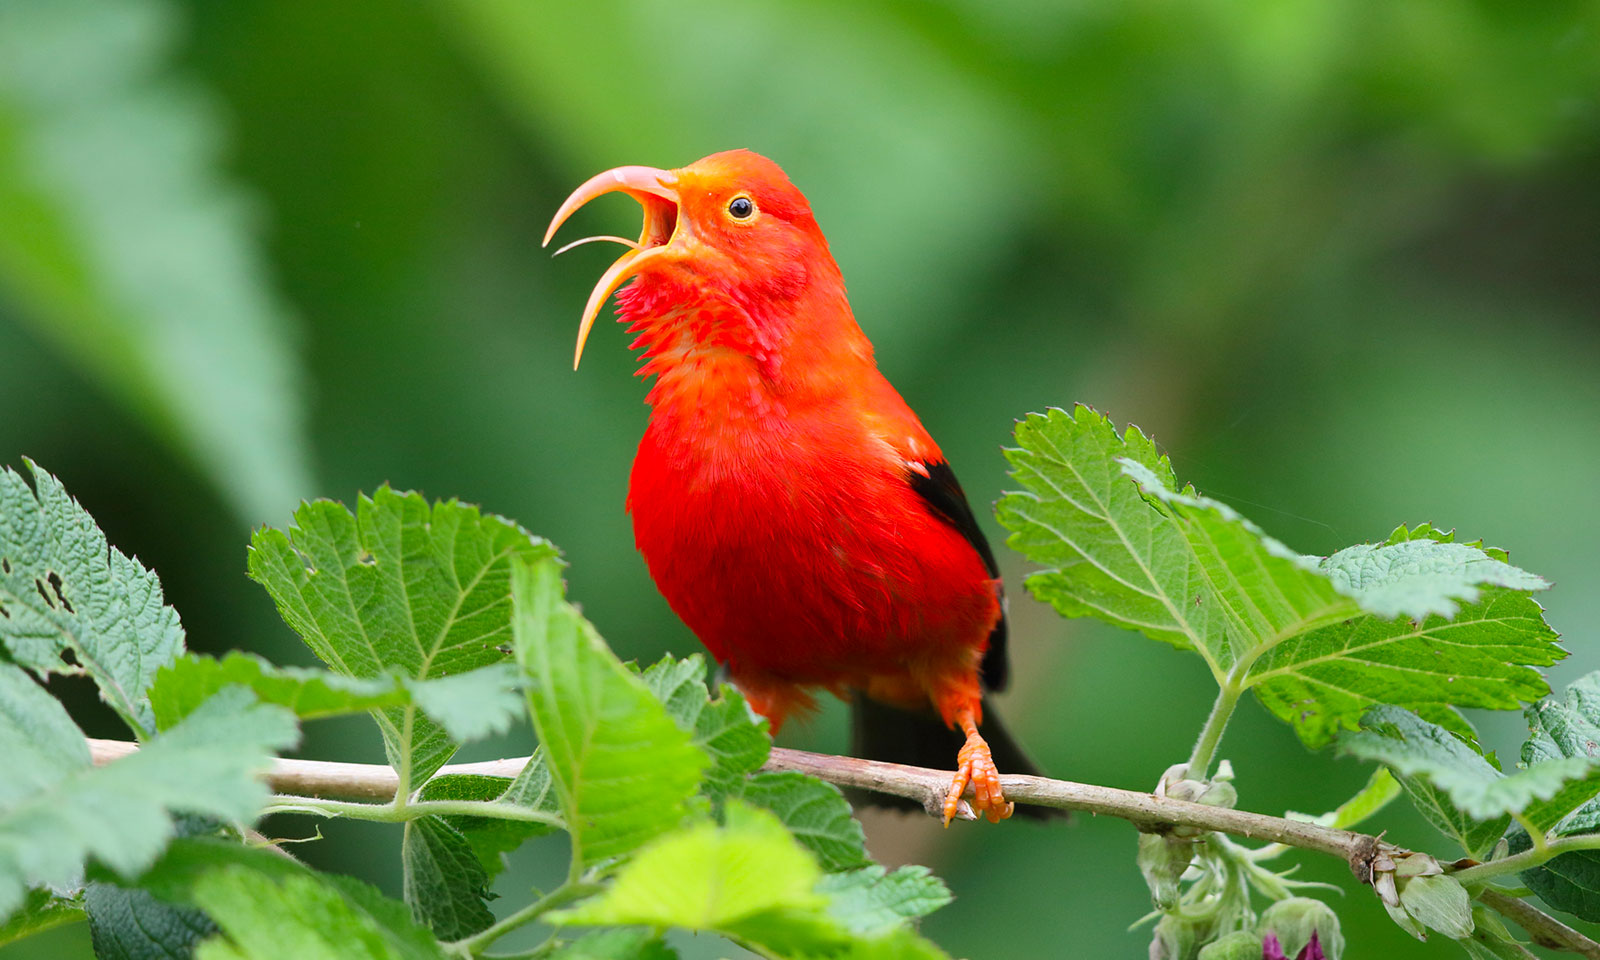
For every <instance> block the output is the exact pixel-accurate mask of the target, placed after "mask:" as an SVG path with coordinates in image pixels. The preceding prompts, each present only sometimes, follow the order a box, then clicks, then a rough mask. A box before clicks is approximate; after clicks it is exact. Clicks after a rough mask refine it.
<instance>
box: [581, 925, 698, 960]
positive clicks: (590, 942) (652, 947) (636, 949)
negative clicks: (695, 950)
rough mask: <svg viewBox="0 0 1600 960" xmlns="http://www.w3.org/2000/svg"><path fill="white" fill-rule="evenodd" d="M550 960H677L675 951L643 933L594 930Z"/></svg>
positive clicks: (657, 937) (641, 931)
mask: <svg viewBox="0 0 1600 960" xmlns="http://www.w3.org/2000/svg"><path fill="white" fill-rule="evenodd" d="M549 957H550V960H678V953H677V951H675V950H673V949H672V948H671V947H669V946H667V945H666V944H664V943H662V942H661V938H660V937H659V936H657V935H655V934H653V933H648V932H646V931H643V930H596V931H594V932H593V933H588V934H585V935H583V936H581V937H579V938H578V939H577V940H574V941H572V942H571V943H564V944H562V945H561V946H559V947H557V948H556V949H555V950H554V951H553V952H552V953H550V954H549Z"/></svg>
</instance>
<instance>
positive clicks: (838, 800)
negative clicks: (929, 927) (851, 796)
mask: <svg viewBox="0 0 1600 960" xmlns="http://www.w3.org/2000/svg"><path fill="white" fill-rule="evenodd" d="M740 797H741V799H743V800H744V801H745V802H746V803H750V804H754V805H755V806H758V807H762V808H764V809H766V810H770V811H772V812H773V813H775V814H777V817H778V819H779V820H780V821H782V823H783V825H784V827H785V828H786V829H788V831H789V832H790V833H792V834H793V835H794V837H795V839H796V840H799V841H800V842H801V843H802V844H804V845H805V847H806V848H807V849H808V850H810V851H811V852H812V853H814V854H816V855H817V859H818V860H819V861H820V862H821V863H822V867H823V869H824V870H828V871H838V870H850V869H853V868H855V867H861V866H865V865H866V864H868V863H870V862H871V861H870V859H869V858H868V856H867V846H866V844H867V840H866V835H865V834H863V833H862V831H861V824H860V822H859V821H857V820H856V818H855V816H854V814H853V812H852V811H851V809H850V803H849V801H847V800H845V798H844V794H842V793H840V792H839V788H838V787H835V786H834V785H833V784H831V783H823V782H822V781H821V780H818V779H817V778H815V777H808V776H806V775H805V774H801V773H794V772H792V771H784V772H778V773H761V774H757V775H755V776H753V777H751V778H750V779H749V782H748V783H746V784H745V786H744V792H743V793H742V794H741V795H740Z"/></svg>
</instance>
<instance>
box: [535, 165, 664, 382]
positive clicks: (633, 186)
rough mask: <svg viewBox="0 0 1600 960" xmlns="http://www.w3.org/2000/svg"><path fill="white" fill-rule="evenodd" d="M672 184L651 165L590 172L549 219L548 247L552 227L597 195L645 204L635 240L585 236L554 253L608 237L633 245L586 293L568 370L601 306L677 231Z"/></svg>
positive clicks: (660, 251) (574, 363)
mask: <svg viewBox="0 0 1600 960" xmlns="http://www.w3.org/2000/svg"><path fill="white" fill-rule="evenodd" d="M677 183H678V176H677V174H675V173H673V172H672V171H671V170H660V169H657V168H655V167H617V168H615V169H612V170H607V171H606V172H604V173H598V174H595V175H594V176H592V177H590V178H589V179H588V180H587V181H585V182H584V184H583V186H581V187H579V188H578V189H576V190H574V191H572V196H570V197H568V198H567V199H566V202H565V203H563V204H562V205H561V209H559V210H557V211H556V215H555V217H554V218H553V219H552V220H551V221H550V229H548V230H546V231H545V234H544V246H547V247H548V246H549V245H550V238H551V237H554V236H555V234H556V231H557V230H559V229H560V228H561V225H562V224H563V223H565V222H566V220H567V218H568V217H570V216H572V214H573V213H574V212H575V211H577V209H578V208H579V207H581V206H583V205H584V204H586V203H588V202H589V201H590V200H593V199H594V198H595V197H598V196H600V195H601V194H605V193H615V192H619V191H620V192H622V193H626V194H627V195H628V196H630V197H632V198H633V199H635V200H637V201H639V205H640V206H642V207H644V229H643V230H642V231H641V232H640V233H639V242H638V243H637V244H635V243H634V242H633V241H631V240H624V239H622V238H621V237H585V238H583V239H582V240H578V241H575V242H573V243H569V244H567V245H566V246H565V247H562V248H561V249H560V250H557V251H556V253H558V254H559V253H562V252H564V251H566V250H569V249H571V248H572V247H575V246H577V245H578V244H580V243H588V242H590V241H593V240H612V241H615V242H617V243H622V244H626V245H627V246H630V247H633V249H632V250H629V251H628V252H627V253H624V254H623V255H622V256H621V257H619V258H618V259H617V262H616V263H613V264H612V265H611V267H610V269H608V270H606V272H605V273H604V274H602V275H601V276H600V282H598V283H596V284H595V285H594V290H593V291H591V292H590V294H589V303H588V304H587V305H586V306H585V307H584V308H583V321H582V322H581V323H580V324H579V325H578V349H577V351H576V352H575V353H574V354H573V356H572V369H574V370H576V369H578V361H579V360H580V359H581V358H582V357H583V345H584V343H585V342H586V341H587V340H588V339H589V330H590V328H592V327H593V326H594V319H595V317H597V316H599V314H600V308H601V307H603V306H605V302H606V300H607V299H609V298H610V296H611V295H612V294H613V293H615V292H616V291H617V288H618V287H620V286H622V285H623V284H624V283H626V282H628V280H630V279H632V278H633V277H635V276H637V275H638V274H639V272H640V271H641V270H643V269H644V268H645V267H646V266H648V265H649V264H650V262H651V261H653V260H656V259H659V258H660V257H661V255H662V254H663V253H664V252H665V250H666V247H667V245H668V244H670V243H671V242H672V239H673V237H674V236H676V235H677V232H678V190H677Z"/></svg>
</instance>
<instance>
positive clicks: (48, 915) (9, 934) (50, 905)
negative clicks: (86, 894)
mask: <svg viewBox="0 0 1600 960" xmlns="http://www.w3.org/2000/svg"><path fill="white" fill-rule="evenodd" d="M85 919H86V917H85V915H84V912H83V898H82V896H81V895H80V896H73V897H59V896H56V895H55V894H53V893H51V892H50V891H49V890H45V889H43V888H40V889H36V890H29V891H28V896H27V898H26V899H25V900H23V902H22V907H21V908H20V909H18V910H17V912H16V913H15V914H13V915H12V916H11V919H9V920H6V921H5V922H3V923H0V947H3V946H5V945H6V944H8V943H15V942H17V941H18V940H23V939H26V938H27V937H31V936H33V935H34V934H36V933H43V932H45V931H46V930H49V929H51V928H52V927H60V926H64V925H66V924H69V923H82V922H83V921H84V920H85Z"/></svg>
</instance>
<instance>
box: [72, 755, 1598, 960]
mask: <svg viewBox="0 0 1600 960" xmlns="http://www.w3.org/2000/svg"><path fill="white" fill-rule="evenodd" d="M137 749H139V747H138V744H135V743H128V742H126V741H121V740H93V739H91V740H90V741H89V752H90V755H91V756H93V757H94V762H95V763H109V762H111V761H112V760H115V759H117V758H119V757H124V756H127V755H128V754H129V753H132V752H133V751H135V750H137ZM527 763H528V758H527V757H512V758H508V759H505V760H488V761H485V762H483V763H456V764H450V765H449V766H446V767H444V768H442V769H441V770H440V771H439V773H440V774H477V775H479V776H490V777H506V778H508V779H509V778H513V777H515V776H516V775H517V774H519V773H521V772H522V768H523V767H524V766H526V765H527ZM763 769H765V770H771V771H796V772H799V773H806V774H810V775H811V776H814V777H816V778H818V779H820V780H826V781H827V782H828V783H831V784H834V785H835V786H840V787H855V788H857V789H861V790H871V791H873V792H875V793H885V794H889V795H891V796H896V797H905V798H907V799H910V800H913V801H916V802H917V803H919V804H921V805H922V806H923V807H924V808H925V809H927V810H928V811H929V812H930V813H933V814H934V815H936V816H938V815H940V813H939V811H940V810H941V808H942V805H943V802H944V792H945V789H946V788H947V787H948V786H949V785H950V772H949V771H947V770H931V769H928V768H926V767H907V766H902V765H900V764H897V763H882V762H880V761H877V760H858V759H855V758H853V757H836V756H831V755H828V754H822V753H808V752H807V751H804V750H789V749H786V748H784V747H773V748H772V754H771V756H770V757H769V758H768V760H767V763H766V766H765V767H763ZM265 779H266V781H267V783H268V785H269V786H271V787H272V789H273V790H274V791H275V792H277V793H282V794H297V795H300V796H302V797H318V798H322V799H325V800H366V801H386V800H393V799H394V794H395V790H396V788H397V787H398V786H399V783H400V778H399V777H398V776H396V775H395V772H394V770H393V769H392V768H390V767H386V766H382V765H379V764H369V763H333V762H329V761H325V760H287V759H279V760H276V761H274V762H273V765H272V769H271V770H269V771H268V772H267V774H266V777H265ZM1000 779H1001V783H1002V784H1003V785H1004V787H1005V794H1006V799H1008V800H1011V801H1014V802H1016V803H1029V804H1035V805H1037V806H1042V807H1055V808H1056V809H1060V810H1078V811H1081V812H1084V813H1090V814H1095V815H1101V814H1103V815H1105V816H1110V817H1116V818H1118V819H1121V820H1126V821H1128V822H1129V823H1131V824H1133V825H1134V826H1135V827H1137V828H1138V829H1139V830H1141V831H1143V832H1145V833H1167V832H1170V831H1172V830H1173V829H1174V828H1177V827H1193V828H1197V829H1199V830H1207V831H1215V832H1218V833H1226V834H1232V835H1234V836H1239V837H1249V838H1252V839H1256V840H1266V841H1270V842H1273V843H1281V844H1285V845H1287V846H1291V847H1299V848H1300V849H1302V850H1314V851H1317V852H1319V853H1325V854H1329V855H1331V856H1335V857H1339V858H1340V859H1342V860H1344V861H1345V863H1347V864H1349V865H1350V869H1351V871H1352V872H1353V873H1355V875H1356V876H1357V877H1358V878H1359V879H1361V880H1362V882H1364V883H1370V882H1371V880H1372V864H1373V861H1374V860H1375V859H1377V858H1378V855H1379V854H1380V853H1382V854H1384V855H1385V856H1387V857H1389V858H1391V859H1395V858H1400V857H1404V856H1406V855H1408V854H1409V853H1410V851H1407V850H1403V849H1400V848H1398V847H1395V846H1394V845H1392V844H1389V843H1385V842H1384V841H1383V840H1382V839H1380V838H1379V837H1375V836H1372V835H1371V834H1365V833H1355V832H1353V831H1350V830H1338V829H1335V828H1333V827H1324V826H1319V825H1317V824H1314V823H1307V822H1305V821H1303V820H1289V819H1285V818H1283V817H1270V816H1266V815H1265V814H1260V813H1249V812H1247V811H1244V810H1232V809H1229V808H1227V807H1212V806H1207V805H1205V804H1200V803H1190V802H1188V801H1186V800H1175V799H1172V798H1170V797H1158V796H1156V795H1154V794H1150V793H1140V792H1138V791H1134V790H1119V789H1117V788H1115V787H1101V786H1096V785H1094V784H1088V783H1073V782H1071V781H1068V780H1049V779H1046V778H1044V777H1025V776H1006V777H1001V778H1000ZM285 799H287V798H285ZM490 805H492V804H490ZM410 812H415V811H411V810H410V809H409V808H408V813H410ZM1558 842H1559V841H1558ZM1508 859H1514V858H1508ZM1495 862H1496V863H1498V862H1499V861H1495ZM1519 862H1520V861H1519ZM1531 865H1532V864H1528V866H1531ZM1477 870H1483V867H1474V868H1469V869H1467V870H1462V871H1460V872H1458V873H1457V874H1456V876H1458V877H1459V878H1461V879H1462V880H1463V881H1466V882H1471V881H1472V880H1475V879H1478V878H1477V877H1476V876H1474V871H1477ZM1483 879H1487V877H1484V878H1483ZM1476 896H1477V898H1478V900H1479V901H1481V902H1482V903H1483V904H1484V905H1485V906H1487V907H1489V908H1490V909H1492V910H1494V911H1495V912H1497V913H1500V914H1503V915H1504V916H1506V917H1507V918H1509V919H1511V920H1512V921H1514V922H1515V923H1516V924H1517V925H1518V926H1520V927H1522V928H1523V929H1524V930H1526V931H1528V933H1529V935H1531V936H1532V937H1533V938H1534V940H1535V942H1537V943H1539V944H1540V945H1542V946H1548V947H1552V948H1554V949H1558V950H1566V951H1570V952H1572V953H1576V954H1579V955H1580V956H1584V957H1589V958H1591V960H1600V943H1596V942H1595V941H1593V940H1591V939H1589V938H1588V937H1586V936H1584V935H1583V934H1581V933H1579V932H1578V931H1576V930H1574V929H1572V928H1571V927H1569V926H1567V925H1566V924H1564V923H1562V922H1561V921H1560V920H1557V919H1556V918H1554V917H1552V916H1550V915H1549V914H1547V913H1545V912H1544V911H1542V910H1540V909H1539V908H1537V907H1535V906H1533V905H1532V904H1530V903H1527V902H1525V901H1522V900H1519V899H1517V898H1515V897H1511V896H1508V895H1506V894H1504V893H1502V892H1500V891H1498V890H1495V889H1493V888H1490V887H1484V888H1482V889H1481V890H1479V891H1477V893H1476Z"/></svg>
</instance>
